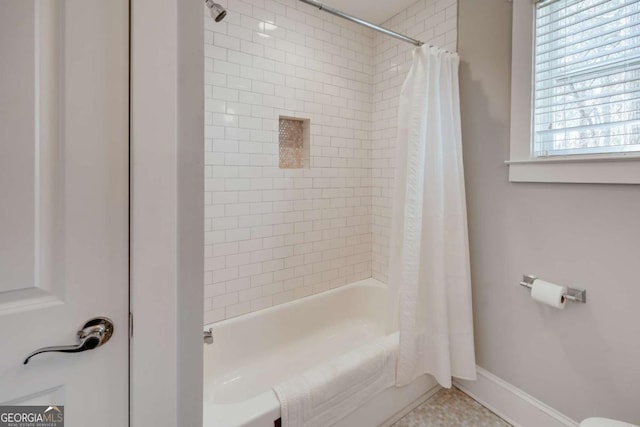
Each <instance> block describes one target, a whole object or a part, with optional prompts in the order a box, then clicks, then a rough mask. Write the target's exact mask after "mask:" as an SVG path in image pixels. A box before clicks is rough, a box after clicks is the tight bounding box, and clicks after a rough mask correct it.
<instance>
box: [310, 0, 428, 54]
mask: <svg viewBox="0 0 640 427" xmlns="http://www.w3.org/2000/svg"><path fill="white" fill-rule="evenodd" d="M299 1H301V2H302V3H306V4H308V5H310V6H313V7H317V8H318V9H320V10H322V11H323V12H327V13H330V14H332V15H335V16H337V17H339V18H342V19H346V20H347V21H351V22H355V23H356V24H359V25H362V26H365V27H368V28H371V29H372V30H375V31H378V32H380V33H383V34H386V35H388V36H391V37H395V38H396V39H398V40H402V41H404V42H407V43H411V44H413V45H415V46H422V45H423V44H424V43H423V42H421V41H420V40H416V39H412V38H411V37H408V36H405V35H404V34H400V33H396V32H395V31H391V30H388V29H386V28H383V27H381V26H379V25H376V24H372V23H371V22H369V21H365V20H364V19H360V18H356V17H355V16H352V15H349V14H346V13H344V12H341V11H339V10H337V9H334V8H332V7H329V6H326V5H324V4H322V3H320V2H318V1H315V0H299Z"/></svg>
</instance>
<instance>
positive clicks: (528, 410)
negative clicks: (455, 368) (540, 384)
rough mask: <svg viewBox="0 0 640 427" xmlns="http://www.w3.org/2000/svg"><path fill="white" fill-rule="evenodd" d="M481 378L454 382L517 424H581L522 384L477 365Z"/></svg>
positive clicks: (538, 426)
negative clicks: (514, 382)
mask: <svg viewBox="0 0 640 427" xmlns="http://www.w3.org/2000/svg"><path fill="white" fill-rule="evenodd" d="M477 372H478V379H477V381H465V380H459V379H454V381H453V384H454V385H455V386H456V387H458V388H459V389H460V390H462V391H463V392H465V393H466V394H468V395H469V396H471V397H472V398H473V399H474V400H476V401H478V402H479V403H481V404H482V405H483V406H485V407H487V408H488V409H489V410H491V411H493V412H494V413H496V414H497V415H498V416H500V417H501V418H503V419H504V420H505V421H507V422H508V423H510V424H512V425H513V426H514V427H568V426H569V427H577V426H578V423H577V422H575V421H574V420H572V419H571V418H569V417H567V416H566V415H564V414H561V413H560V412H558V411H556V410H555V409H553V408H552V407H550V406H549V405H546V404H544V403H542V402H541V401H539V400H538V399H536V398H534V397H533V396H530V395H528V394H527V393H525V392H524V391H522V390H520V389H519V388H517V387H515V386H513V385H512V384H509V383H508V382H506V381H504V380H502V379H500V378H498V377H496V376H495V375H493V374H492V373H491V372H489V371H487V370H485V369H483V368H481V367H479V366H478V367H477Z"/></svg>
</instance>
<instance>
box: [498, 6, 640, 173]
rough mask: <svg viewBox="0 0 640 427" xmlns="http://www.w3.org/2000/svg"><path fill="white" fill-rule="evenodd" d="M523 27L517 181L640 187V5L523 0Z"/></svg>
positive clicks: (519, 20) (519, 18) (515, 105)
mask: <svg viewBox="0 0 640 427" xmlns="http://www.w3.org/2000/svg"><path fill="white" fill-rule="evenodd" d="M527 22H528V24H527ZM532 24H533V25H532ZM513 28H514V36H513V68H512V129H511V139H512V140H511V149H512V150H511V160H510V161H509V162H508V163H509V164H510V177H511V180H512V181H520V180H522V181H554V182H556V181H557V182H604V183H616V182H624V183H640V162H638V159H640V0H542V1H537V2H535V5H532V4H531V2H530V1H529V0H516V1H515V2H514V25H513ZM527 44H528V46H527ZM527 67H528V70H527V69H526V68H527ZM616 160H621V161H622V162H615V161H616ZM612 161H613V162H612ZM604 162H606V164H604ZM536 170H537V172H535V171H536ZM567 171H569V172H567ZM634 171H635V172H634ZM545 175H547V176H545ZM634 175H635V176H634ZM563 176H564V178H563Z"/></svg>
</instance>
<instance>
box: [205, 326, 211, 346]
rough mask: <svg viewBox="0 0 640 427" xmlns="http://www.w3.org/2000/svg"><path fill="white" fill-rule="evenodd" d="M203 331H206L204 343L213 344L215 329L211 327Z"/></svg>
mask: <svg viewBox="0 0 640 427" xmlns="http://www.w3.org/2000/svg"><path fill="white" fill-rule="evenodd" d="M203 333H204V343H205V344H213V330H212V329H211V328H209V330H208V331H203Z"/></svg>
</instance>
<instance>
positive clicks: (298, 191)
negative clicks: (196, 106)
mask: <svg viewBox="0 0 640 427" xmlns="http://www.w3.org/2000/svg"><path fill="white" fill-rule="evenodd" d="M219 3H221V4H222V5H223V6H224V7H226V8H227V9H228V11H229V13H228V15H227V17H226V18H225V20H224V21H222V22H221V23H214V22H213V20H212V19H211V18H210V17H209V15H208V12H207V11H206V10H205V14H204V15H205V18H204V19H205V35H204V37H205V144H204V148H205V195H204V197H205V298H204V311H205V322H207V323H210V322H215V321H219V320H222V319H226V318H230V317H234V316H238V315H241V314H244V313H248V312H251V311H255V310H259V309H262V308H266V307H270V306H272V305H275V304H281V303H284V302H286V301H290V300H292V299H296V298H301V297H303V296H306V295H310V294H313V293H318V292H322V291H325V290H328V289H331V288H335V287H337V286H341V285H344V284H347V283H350V282H353V281H356V280H360V279H364V278H368V277H371V276H372V275H373V276H374V277H377V278H380V279H382V280H384V279H386V256H387V248H388V234H389V233H388V226H389V217H388V216H389V215H388V212H389V207H390V195H391V191H392V186H393V182H392V181H393V179H392V177H393V169H392V168H393V163H392V160H391V158H392V155H393V147H394V145H395V140H394V137H395V120H396V118H395V114H396V106H397V97H398V94H399V90H400V86H401V84H402V81H403V80H404V77H405V73H406V71H407V69H408V68H407V62H408V61H409V60H410V57H411V45H408V44H404V43H402V42H396V41H395V40H393V39H389V38H387V37H384V36H381V35H378V34H376V33H374V32H373V31H372V30H369V29H366V28H363V27H360V26H358V25H355V24H353V23H349V22H347V21H344V20H341V19H339V18H337V17H333V16H331V15H328V14H326V13H323V12H320V11H318V10H316V9H314V8H312V7H310V6H307V5H305V4H303V3H301V2H299V1H297V0H277V1H276V0H220V1H219ZM385 25H387V26H389V27H391V28H392V29H396V30H399V31H402V32H405V33H407V34H409V35H412V36H416V37H420V38H422V39H423V40H424V41H425V42H429V41H430V42H431V43H434V44H439V45H442V46H445V47H447V48H449V49H455V45H456V0H438V1H436V0H420V1H419V2H418V3H416V4H415V5H414V6H411V7H410V8H409V9H407V10H405V11H403V12H402V13H400V14H399V15H397V16H395V17H394V18H392V19H391V20H389V21H388V22H387V23H385ZM279 116H286V117H295V118H301V119H310V121H311V152H310V155H311V159H310V168H309V169H280V168H279V167H278V166H279V159H278V152H279V146H278V124H279V121H278V118H279Z"/></svg>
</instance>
